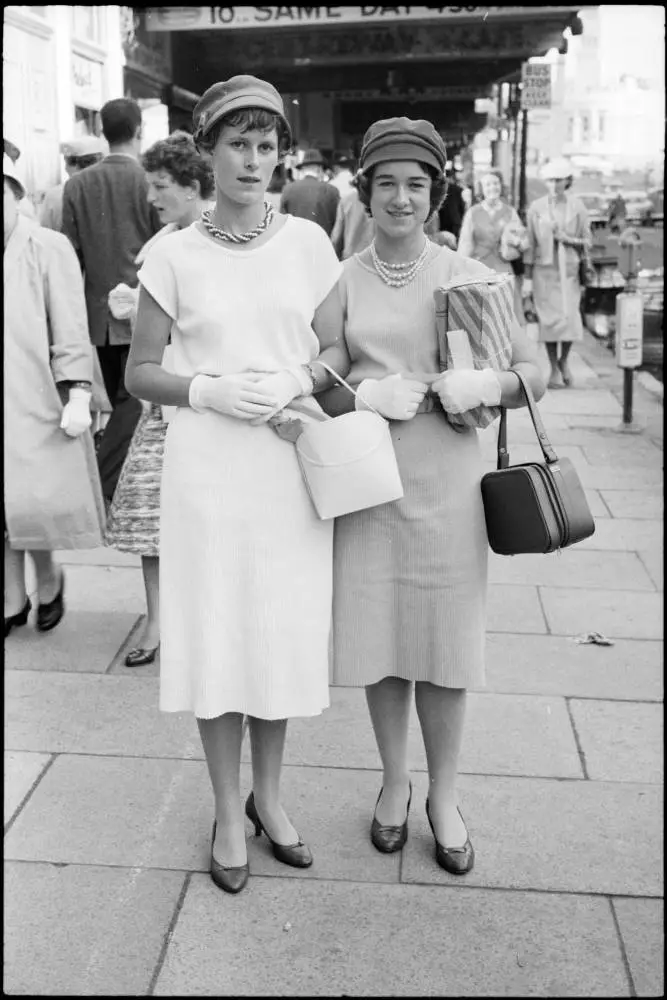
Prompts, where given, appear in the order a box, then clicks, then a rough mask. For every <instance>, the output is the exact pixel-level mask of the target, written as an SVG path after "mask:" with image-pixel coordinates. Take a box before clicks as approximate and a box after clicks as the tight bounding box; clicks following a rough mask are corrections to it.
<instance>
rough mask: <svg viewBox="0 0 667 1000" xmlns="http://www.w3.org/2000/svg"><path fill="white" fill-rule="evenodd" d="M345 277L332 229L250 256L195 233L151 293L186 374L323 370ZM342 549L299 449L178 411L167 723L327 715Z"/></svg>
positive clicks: (159, 254)
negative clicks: (325, 339)
mask: <svg viewBox="0 0 667 1000" xmlns="http://www.w3.org/2000/svg"><path fill="white" fill-rule="evenodd" d="M340 273H341V265H340V263H339V262H338V260H337V259H336V255H335V253H334V251H333V249H332V247H331V243H330V241H329V240H328V238H327V236H326V234H325V233H324V231H323V230H322V229H321V227H320V226H318V225H316V224H315V223H312V222H309V221H306V220H303V219H296V218H293V217H291V216H288V217H287V219H286V221H285V223H284V225H283V226H282V228H281V229H280V230H278V232H277V233H275V234H274V235H273V236H272V237H271V239H269V240H268V242H266V243H264V244H263V245H262V246H259V247H256V248H253V249H250V250H243V251H234V250H230V249H228V248H227V247H225V246H224V244H222V243H215V242H213V241H212V240H211V239H209V238H208V237H207V236H206V235H205V234H204V233H202V231H201V230H200V228H199V225H198V224H195V225H194V226H190V227H189V228H187V229H184V230H182V231H181V232H179V233H175V234H174V235H173V236H172V237H170V238H169V239H166V240H162V241H161V242H160V243H158V244H156V245H155V246H154V248H153V249H152V250H151V252H150V253H149V254H148V255H147V257H146V261H145V263H144V265H143V267H142V269H141V270H140V272H139V280H140V282H141V284H142V285H143V286H144V288H146V290H147V291H148V292H150V294H151V295H152V296H153V298H155V300H156V301H157V302H158V304H159V305H160V306H161V307H162V308H163V309H164V311H165V312H166V313H167V314H168V315H169V316H170V317H171V318H172V320H173V323H172V327H171V342H172V348H173V354H172V362H173V370H174V371H175V373H176V374H179V375H184V376H192V375H195V374H196V373H197V372H200V371H208V372H217V373H219V374H234V373H238V372H243V371H265V372H275V371H280V370H282V369H284V368H286V367H291V366H293V365H298V364H305V363H307V362H309V361H312V360H313V359H314V358H315V357H316V356H317V355H318V353H319V343H318V340H317V338H316V336H315V333H314V332H313V329H312V325H311V324H312V320H313V316H314V313H315V310H316V309H317V307H318V306H319V305H320V304H321V303H322V302H323V300H324V299H325V298H326V296H327V294H328V293H329V291H330V290H331V288H332V287H333V286H334V285H335V283H336V281H337V280H338V277H339V275H340ZM332 536H333V527H332V524H331V522H330V521H320V520H319V519H318V518H317V516H316V514H315V511H314V509H313V506H312V504H311V501H310V499H309V497H308V493H307V491H306V488H305V485H304V482H303V477H302V474H301V471H300V469H299V465H298V461H297V457H296V452H295V448H294V445H293V444H291V443H290V442H289V441H285V440H283V439H282V438H280V437H279V436H278V435H277V434H276V432H275V431H274V430H273V429H272V428H271V427H269V426H268V425H267V424H261V425H258V426H252V425H251V424H250V422H249V421H245V420H236V419H234V418H233V417H228V416H225V415H222V414H219V413H216V412H214V411H210V410H209V411H206V412H204V413H197V412H196V411H195V410H192V409H190V408H186V407H183V408H179V409H177V411H176V413H175V416H174V417H173V419H172V420H171V422H170V423H169V425H168V429H167V436H166V441H165V451H164V466H163V475H162V510H161V535H160V636H161V653H160V660H161V664H160V708H161V709H162V710H163V711H171V712H174V711H192V712H194V713H195V715H196V716H197V717H198V718H205V719H210V718H215V717H217V716H219V715H222V714H224V713H226V712H241V713H244V714H246V715H252V716H254V717H257V718H261V719H284V718H289V717H291V716H312V715H318V714H319V713H320V712H322V710H323V709H324V708H326V707H327V706H328V704H329V689H328V641H329V632H330V623H331V600H332V593H331V589H332Z"/></svg>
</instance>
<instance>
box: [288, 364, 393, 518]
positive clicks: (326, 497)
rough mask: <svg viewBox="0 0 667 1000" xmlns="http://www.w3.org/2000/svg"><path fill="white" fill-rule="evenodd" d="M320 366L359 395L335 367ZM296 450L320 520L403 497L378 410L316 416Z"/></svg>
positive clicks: (388, 435)
mask: <svg viewBox="0 0 667 1000" xmlns="http://www.w3.org/2000/svg"><path fill="white" fill-rule="evenodd" d="M319 364H323V366H324V367H325V368H326V369H327V371H329V372H330V373H331V374H332V375H333V376H334V377H335V378H336V379H338V381H339V382H341V383H342V384H343V385H344V386H345V388H346V389H348V390H349V391H350V392H351V393H352V394H353V395H354V396H357V393H356V392H355V391H354V389H353V388H352V387H351V386H350V385H348V383H347V382H346V381H345V379H343V378H341V377H340V375H338V374H337V373H336V372H335V371H334V370H333V368H329V366H328V365H326V364H324V363H323V362H319ZM367 405H370V404H367ZM296 454H297V458H298V460H299V464H300V466H301V471H302V473H303V478H304V481H305V483H306V487H307V489H308V493H309V494H310V498H311V500H312V502H313V506H314V507H315V510H316V511H317V515H318V517H320V518H321V519H322V520H327V519H328V518H332V517H342V516H343V515H344V514H351V513H353V512H354V511H357V510H365V509H366V508H368V507H377V506H378V505H379V504H383V503H391V501H393V500H400V499H401V497H402V496H403V495H404V494H403V484H402V483H401V477H400V475H399V471H398V464H397V462H396V455H395V453H394V445H393V442H392V440H391V433H390V431H389V424H388V422H387V421H386V420H385V419H384V417H382V416H380V414H379V413H378V412H377V410H372V412H371V410H354V411H353V412H352V413H343V414H342V415H341V416H339V417H329V416H327V415H326V414H324V413H323V414H321V415H318V422H317V423H309V424H308V425H307V426H306V427H305V428H304V430H303V431H302V433H301V434H300V435H299V437H298V438H297V441H296Z"/></svg>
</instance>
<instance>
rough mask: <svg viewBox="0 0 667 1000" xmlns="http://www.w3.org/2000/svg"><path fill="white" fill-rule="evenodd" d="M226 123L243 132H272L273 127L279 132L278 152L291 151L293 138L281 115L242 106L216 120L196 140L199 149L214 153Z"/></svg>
mask: <svg viewBox="0 0 667 1000" xmlns="http://www.w3.org/2000/svg"><path fill="white" fill-rule="evenodd" d="M226 125H231V126H232V128H240V129H241V132H252V131H254V130H257V131H258V132H271V131H272V130H273V129H275V130H276V132H277V133H278V153H279V155H280V156H284V155H285V153H287V152H289V149H290V147H291V145H292V140H291V137H290V134H289V131H288V129H287V126H286V125H285V122H284V121H283V119H282V118H281V117H280V115H274V114H273V112H271V111H265V110H264V108H241V110H240V111H231V112H230V113H229V114H228V115H223V116H222V118H221V119H220V121H218V122H216V123H215V125H214V126H213V128H212V129H211V131H210V132H207V133H206V135H202V136H200V137H199V138H198V139H197V140H196V142H197V147H198V149H201V150H202V151H203V152H205V153H209V154H210V153H212V152H213V150H214V149H215V147H216V146H217V144H218V139H219V138H220V133H221V131H222V130H223V128H224V127H225V126H226Z"/></svg>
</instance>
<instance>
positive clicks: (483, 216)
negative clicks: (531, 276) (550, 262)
mask: <svg viewBox="0 0 667 1000" xmlns="http://www.w3.org/2000/svg"><path fill="white" fill-rule="evenodd" d="M480 183H481V186H482V194H483V195H484V197H483V199H482V201H480V202H479V203H478V204H476V205H471V207H470V208H469V209H468V210H467V212H466V213H465V215H464V216H463V223H462V225H461V233H460V236H459V244H458V251H459V253H460V254H461V255H462V256H463V257H472V259H473V260H479V261H481V263H482V264H486V266H487V267H490V268H491V269H492V270H493V271H498V273H499V274H511V275H512V276H513V278H514V311H515V314H516V318H517V319H518V321H519V323H520V324H521V325H523V322H524V320H523V306H522V304H521V288H520V281H519V279H518V278H517V277H516V276H515V272H514V267H513V266H512V262H513V261H516V260H518V259H519V257H520V256H521V253H522V252H523V251H524V250H526V248H527V246H528V238H527V233H526V230H525V228H524V226H523V225H522V222H521V219H520V218H519V215H518V212H517V211H516V209H515V208H512V206H511V205H508V204H507V202H506V201H504V200H503V179H502V174H501V173H500V172H499V171H497V170H489V171H487V172H486V173H485V174H484V175H483V176H482V178H481V182H480Z"/></svg>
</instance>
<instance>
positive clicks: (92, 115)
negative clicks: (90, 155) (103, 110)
mask: <svg viewBox="0 0 667 1000" xmlns="http://www.w3.org/2000/svg"><path fill="white" fill-rule="evenodd" d="M74 134H75V135H76V136H82V135H97V136H100V135H102V117H101V115H100V113H99V111H94V110H93V109H92V108H81V107H78V106H77V105H75V107H74Z"/></svg>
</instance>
